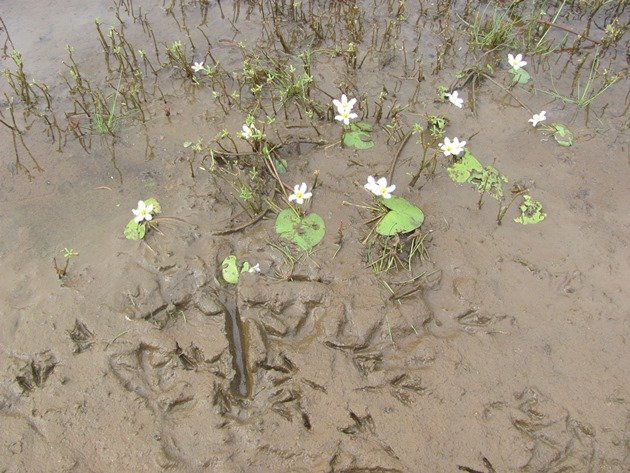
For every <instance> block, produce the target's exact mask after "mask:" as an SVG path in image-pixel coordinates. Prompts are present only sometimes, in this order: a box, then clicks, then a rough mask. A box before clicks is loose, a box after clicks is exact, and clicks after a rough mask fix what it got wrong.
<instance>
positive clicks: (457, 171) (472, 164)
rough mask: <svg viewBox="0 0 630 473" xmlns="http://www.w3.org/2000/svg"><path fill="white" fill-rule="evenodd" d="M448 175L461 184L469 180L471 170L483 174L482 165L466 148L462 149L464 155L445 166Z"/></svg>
mask: <svg viewBox="0 0 630 473" xmlns="http://www.w3.org/2000/svg"><path fill="white" fill-rule="evenodd" d="M447 171H448V175H449V176H450V178H451V179H452V180H453V181H455V182H459V183H460V184H463V183H464V182H469V181H470V179H471V177H472V175H473V172H476V173H479V174H483V171H484V169H483V166H482V165H481V163H480V162H479V161H478V160H477V158H475V157H474V156H473V155H472V153H471V152H470V151H468V150H467V149H466V150H465V151H464V156H462V157H461V159H457V160H456V161H455V162H454V163H453V164H452V165H451V166H449V167H448V168H447Z"/></svg>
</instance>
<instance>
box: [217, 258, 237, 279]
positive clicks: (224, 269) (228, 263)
mask: <svg viewBox="0 0 630 473" xmlns="http://www.w3.org/2000/svg"><path fill="white" fill-rule="evenodd" d="M221 274H222V276H223V279H224V280H225V282H227V283H230V284H237V283H238V280H239V278H240V276H241V273H240V271H239V270H238V267H237V266H236V256H234V255H230V256H226V258H225V259H224V260H223V262H222V263H221Z"/></svg>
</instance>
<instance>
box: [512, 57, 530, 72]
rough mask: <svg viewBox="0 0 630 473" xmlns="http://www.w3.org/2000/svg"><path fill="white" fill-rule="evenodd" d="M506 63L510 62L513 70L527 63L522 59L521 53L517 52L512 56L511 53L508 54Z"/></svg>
mask: <svg viewBox="0 0 630 473" xmlns="http://www.w3.org/2000/svg"><path fill="white" fill-rule="evenodd" d="M508 63H509V64H510V66H512V69H514V70H515V71H518V70H519V69H520V68H521V67H523V66H524V65H525V64H527V62H525V61H523V55H522V54H517V55H516V57H514V56H513V55H511V54H508Z"/></svg>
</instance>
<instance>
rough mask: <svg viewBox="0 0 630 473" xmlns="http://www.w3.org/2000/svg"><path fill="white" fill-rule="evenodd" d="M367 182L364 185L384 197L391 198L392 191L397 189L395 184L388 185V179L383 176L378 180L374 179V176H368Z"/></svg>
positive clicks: (373, 192)
mask: <svg viewBox="0 0 630 473" xmlns="http://www.w3.org/2000/svg"><path fill="white" fill-rule="evenodd" d="M367 180H368V181H367V184H365V185H364V186H363V187H364V188H365V189H366V190H368V191H370V192H371V193H372V194H374V195H377V196H379V197H382V198H383V199H390V198H391V197H392V192H394V190H396V186H395V185H393V184H392V185H391V186H389V187H388V186H387V179H385V178H384V177H381V178H380V179H379V180H378V181H377V180H375V179H374V177H372V176H368V179H367Z"/></svg>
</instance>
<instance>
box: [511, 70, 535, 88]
mask: <svg viewBox="0 0 630 473" xmlns="http://www.w3.org/2000/svg"><path fill="white" fill-rule="evenodd" d="M510 73H511V74H512V75H513V76H514V78H513V79H512V83H513V84H516V83H518V84H527V83H528V82H529V79H531V76H530V75H529V72H527V71H526V70H525V69H517V70H514V69H511V70H510Z"/></svg>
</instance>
